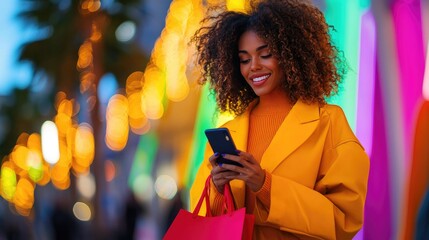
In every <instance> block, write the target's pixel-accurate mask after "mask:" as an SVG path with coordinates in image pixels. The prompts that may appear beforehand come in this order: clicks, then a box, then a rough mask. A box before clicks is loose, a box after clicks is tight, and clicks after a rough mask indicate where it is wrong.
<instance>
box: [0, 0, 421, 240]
mask: <svg viewBox="0 0 429 240" xmlns="http://www.w3.org/2000/svg"><path fill="white" fill-rule="evenodd" d="M313 2H314V4H316V5H317V6H318V7H319V8H320V9H321V10H322V11H323V12H324V13H325V16H326V19H327V21H328V23H329V24H330V25H332V26H333V27H334V28H333V29H332V31H331V34H332V39H333V41H334V42H335V44H336V45H337V46H338V47H339V49H340V50H341V51H342V53H343V54H344V56H345V57H346V59H347V64H348V67H349V70H348V73H347V75H346V76H345V77H344V79H343V82H342V85H341V87H340V92H339V94H338V95H336V96H333V97H332V98H330V99H328V101H329V102H330V103H334V104H338V105H340V106H341V107H343V109H344V110H345V113H346V115H347V118H348V120H349V122H350V124H351V127H352V129H353V130H354V132H355V133H356V134H357V136H358V138H359V139H360V140H361V142H362V144H363V145H364V147H365V149H366V151H367V153H368V154H369V155H370V158H371V171H370V177H369V185H368V195H367V203H366V207H365V223H364V227H363V229H362V230H361V231H360V232H359V233H358V235H357V236H356V237H355V239H413V235H414V234H415V231H417V230H418V229H417V227H418V226H419V221H420V220H419V219H420V217H421V216H422V212H421V205H422V203H423V202H424V201H423V200H424V199H425V198H424V196H425V195H427V194H428V186H429V184H428V182H429V148H428V147H427V143H428V142H429V123H428V122H429V103H428V101H429V60H428V57H427V48H428V38H429V0H372V1H371V0H347V1H344V0H317V1H316V0H314V1H313ZM214 4H225V5H226V7H227V8H228V9H230V10H236V11H242V10H243V9H244V8H245V7H246V5H247V4H248V2H247V1H246V0H104V1H100V0H13V1H4V2H2V5H1V7H0V53H1V57H0V160H1V172H0V195H1V197H0V240H3V239H80V240H85V239H149V240H151V239H161V238H162V236H163V234H164V233H165V231H166V229H167V228H168V226H169V224H170V223H171V221H172V219H173V218H174V216H175V214H176V213H177V211H178V210H179V209H180V208H185V209H188V193H189V188H190V186H191V184H192V181H193V177H194V175H195V173H196V170H197V168H198V167H199V165H200V163H201V161H202V154H203V150H204V147H205V144H206V140H205V137H204V133H203V131H204V129H206V128H210V127H215V126H218V125H219V124H222V123H223V122H224V121H226V120H228V119H230V118H231V116H229V115H225V114H217V112H216V110H215V103H214V100H213V97H212V96H211V95H210V93H209V91H208V89H207V86H200V85H198V84H197V80H198V78H200V77H201V76H200V72H199V69H198V67H197V66H195V55H194V53H195V51H194V49H193V47H192V46H191V45H189V44H188V42H189V39H190V37H191V36H192V34H193V33H194V32H195V30H196V29H197V28H198V27H199V26H200V20H201V19H202V17H203V16H204V13H205V9H206V8H207V7H209V6H210V5H214ZM425 71H426V72H425ZM426 199H427V197H426ZM426 201H427V200H426Z"/></svg>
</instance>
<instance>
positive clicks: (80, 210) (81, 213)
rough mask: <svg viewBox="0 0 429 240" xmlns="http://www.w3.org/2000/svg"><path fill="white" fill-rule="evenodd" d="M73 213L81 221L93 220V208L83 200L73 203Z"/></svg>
mask: <svg viewBox="0 0 429 240" xmlns="http://www.w3.org/2000/svg"><path fill="white" fill-rule="evenodd" d="M73 214H74V216H75V217H76V218H77V219H79V220H80V221H84V222H86V221H89V220H91V209H90V208H89V206H88V205H87V204H85V203H83V202H77V203H75V204H74V205H73Z"/></svg>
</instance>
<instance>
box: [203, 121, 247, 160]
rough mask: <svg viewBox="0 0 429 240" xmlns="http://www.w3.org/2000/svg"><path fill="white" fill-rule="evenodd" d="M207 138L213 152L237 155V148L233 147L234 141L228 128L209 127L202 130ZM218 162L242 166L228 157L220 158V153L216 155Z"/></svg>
mask: <svg viewBox="0 0 429 240" xmlns="http://www.w3.org/2000/svg"><path fill="white" fill-rule="evenodd" d="M204 133H205V134H206V137H207V140H208V141H209V144H210V146H211V148H212V150H213V152H214V153H216V152H218V153H220V154H231V155H238V154H237V148H236V147H235V144H234V141H233V140H232V137H231V134H230V133H229V130H228V128H211V129H206V130H205V131H204ZM217 162H218V163H226V164H232V165H236V166H240V167H242V166H243V165H241V164H240V163H237V162H235V161H231V160H229V159H224V158H222V155H221V156H219V157H218V160H217Z"/></svg>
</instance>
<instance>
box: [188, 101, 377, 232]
mask: <svg viewBox="0 0 429 240" xmlns="http://www.w3.org/2000/svg"><path fill="white" fill-rule="evenodd" d="M250 108H251V107H249V110H247V111H246V112H245V113H243V114H242V115H240V116H238V117H236V118H235V119H234V120H231V121H229V122H227V123H226V124H224V127H227V128H228V129H229V130H230V131H231V135H232V138H233V139H234V142H235V144H236V146H237V148H238V149H240V150H242V151H246V149H247V135H248V127H249V114H250ZM212 154H213V152H212V150H211V149H210V147H209V146H208V145H207V146H206V152H205V157H204V162H203V163H202V165H201V167H200V169H199V171H198V173H197V175H196V178H195V181H194V184H193V186H192V188H191V195H190V197H191V199H190V200H191V209H194V208H195V205H196V203H197V201H198V199H199V197H200V195H201V192H202V189H203V186H204V182H205V179H206V178H207V176H208V175H209V174H210V171H211V166H210V164H209V162H208V157H209V156H211V155H212ZM261 167H262V168H263V169H265V170H266V171H267V172H269V173H270V174H271V176H272V179H271V193H270V199H271V202H270V206H269V209H268V206H263V205H262V203H261V202H260V201H257V203H256V206H255V211H254V214H255V231H254V238H256V239H352V238H353V236H354V235H355V234H356V233H357V232H358V231H359V229H360V228H361V227H362V222H363V209H364V203H365V198H366V191H367V182H368V174H369V159H368V156H367V154H366V153H365V151H364V149H363V147H362V146H361V144H360V143H359V141H358V140H357V138H356V137H355V135H354V134H353V132H352V130H351V129H350V127H349V124H348V122H347V120H346V117H345V115H344V113H343V111H342V109H341V108H340V107H338V106H335V105H325V106H323V107H319V106H318V105H317V104H313V105H308V104H305V103H303V102H301V101H298V102H297V103H296V104H295V105H294V107H293V108H292V110H291V111H290V113H289V114H288V116H287V117H286V118H285V120H284V121H283V123H282V124H281V126H280V128H279V129H278V131H277V133H276V135H275V136H274V138H273V139H272V142H271V143H270V145H269V146H268V148H267V150H266V151H265V153H264V154H263V156H262V159H261ZM230 185H231V188H232V192H233V195H234V200H235V202H236V206H237V208H242V207H244V206H245V205H244V204H245V203H244V199H245V184H244V182H243V181H240V180H234V181H231V184H230ZM212 195H214V194H212ZM211 198H212V202H213V197H211Z"/></svg>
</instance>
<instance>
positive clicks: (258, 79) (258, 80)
mask: <svg viewBox="0 0 429 240" xmlns="http://www.w3.org/2000/svg"><path fill="white" fill-rule="evenodd" d="M269 76H270V75H265V76H261V77H257V78H254V79H253V82H260V81H262V80H265V79H267V78H268V77H269Z"/></svg>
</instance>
